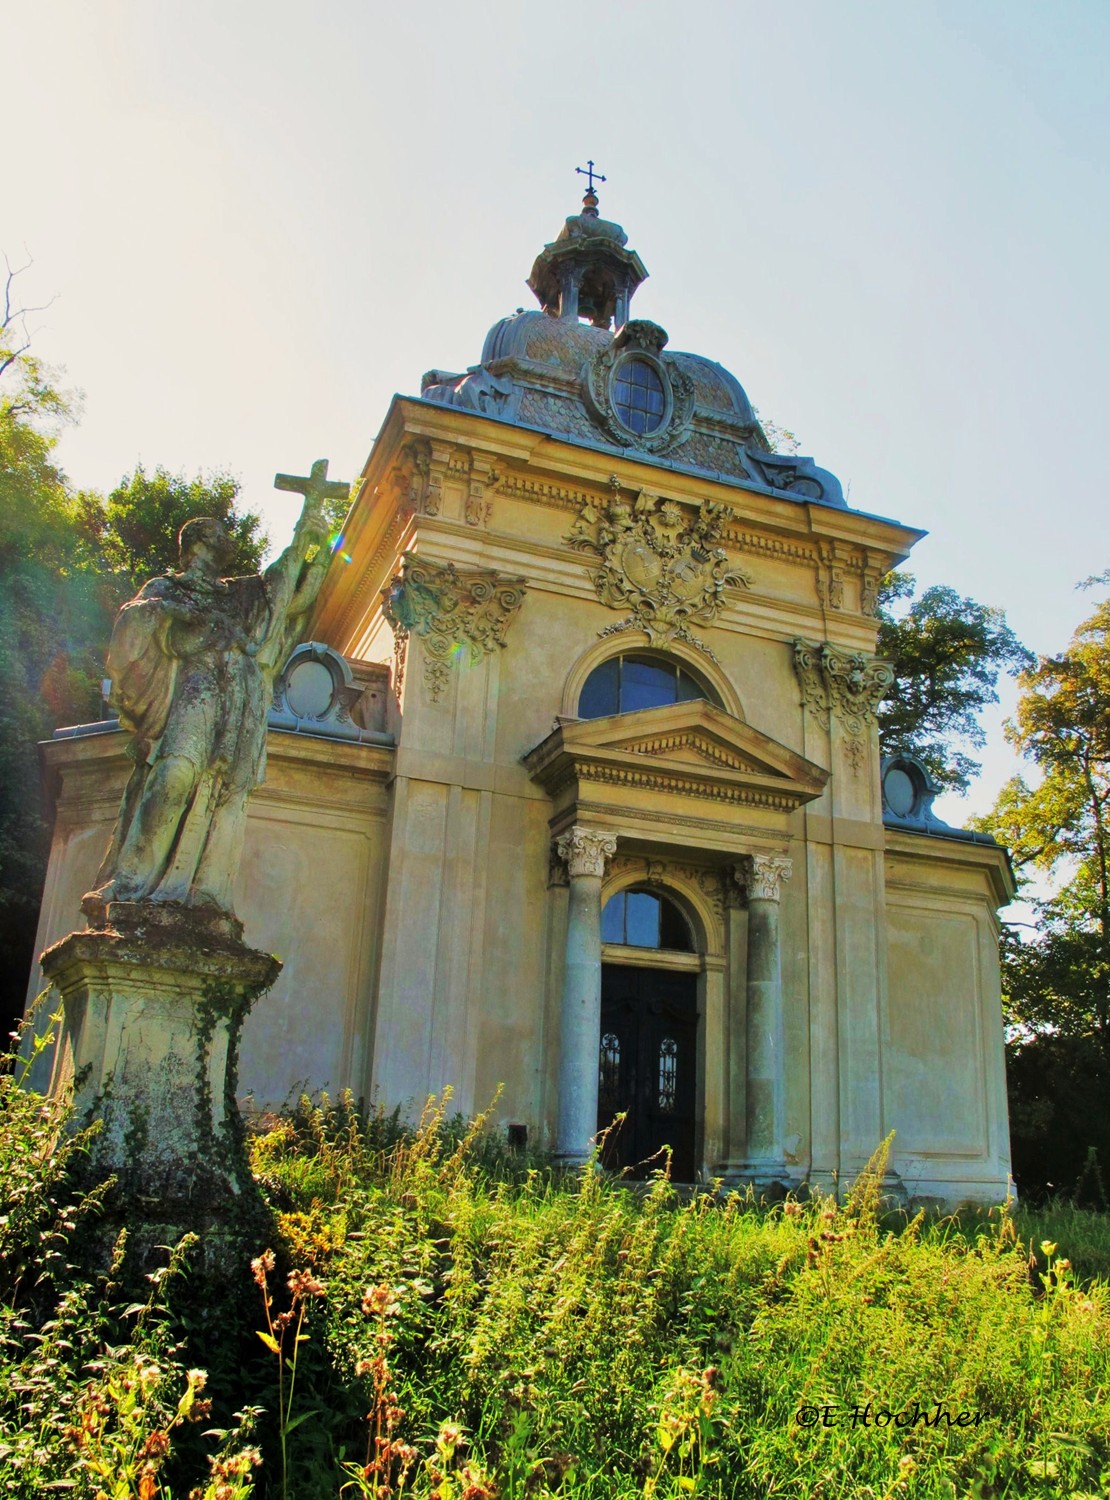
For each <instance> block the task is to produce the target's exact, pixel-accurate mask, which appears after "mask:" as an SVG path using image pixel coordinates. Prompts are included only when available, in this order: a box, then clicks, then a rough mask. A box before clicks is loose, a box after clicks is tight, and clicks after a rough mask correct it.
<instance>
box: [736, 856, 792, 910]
mask: <svg viewBox="0 0 1110 1500" xmlns="http://www.w3.org/2000/svg"><path fill="white" fill-rule="evenodd" d="M793 869H794V861H793V860H792V859H789V858H788V857H787V856H786V855H785V854H748V855H746V856H745V857H744V858H743V859H742V860H741V861H740V863H739V864H738V865H737V866H736V879H737V880H738V881H739V883H740V884H741V885H742V886H743V887H744V889H745V890H746V891H747V893H748V900H749V901H778V900H779V899H780V898H781V896H782V883H783V881H784V880H789V879H790V876H791V873H792V872H793Z"/></svg>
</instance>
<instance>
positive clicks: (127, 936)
mask: <svg viewBox="0 0 1110 1500" xmlns="http://www.w3.org/2000/svg"><path fill="white" fill-rule="evenodd" d="M89 915H90V917H91V919H92V920H93V921H94V922H96V923H98V925H97V926H96V927H95V928H93V929H91V930H89V931H87V932H71V933H70V934H69V935H68V936H67V937H64V938H62V940H61V941H60V942H58V943H55V944H54V946H53V947H51V948H48V949H47V950H46V952H45V953H43V955H42V958H41V960H40V961H41V963H42V969H43V973H44V974H45V976H46V978H47V979H48V980H49V981H50V982H51V983H52V984H54V985H56V986H57V988H58V990H59V991H60V992H61V996H62V1003H63V1026H62V1036H61V1044H60V1046H59V1049H58V1056H57V1061H56V1063H55V1069H54V1077H53V1079H52V1081H51V1092H52V1093H57V1092H59V1091H61V1090H63V1089H65V1088H66V1087H69V1086H71V1087H72V1089H73V1103H74V1120H75V1123H76V1124H77V1125H83V1124H85V1123H86V1122H87V1121H89V1120H93V1119H98V1120H100V1121H101V1122H102V1124H101V1131H100V1133H99V1135H97V1136H96V1138H95V1139H94V1141H93V1142H92V1156H93V1161H94V1163H95V1165H96V1167H97V1168H98V1170H103V1171H111V1172H114V1173H115V1174H116V1175H117V1176H118V1178H119V1184H120V1189H121V1191H122V1193H123V1194H124V1196H125V1199H127V1200H129V1201H131V1202H135V1201H136V1200H138V1201H140V1202H144V1201H145V1202H146V1203H149V1204H150V1206H151V1208H152V1209H153V1215H152V1217H156V1218H157V1219H159V1220H161V1221H164V1222H171V1223H179V1224H182V1225H183V1226H186V1227H188V1226H189V1225H190V1224H191V1223H192V1222H194V1221H197V1220H198V1219H204V1218H207V1217H208V1216H209V1215H210V1214H212V1213H214V1214H215V1215H216V1216H217V1217H219V1216H220V1214H221V1213H222V1212H223V1211H224V1210H226V1208H227V1207H228V1206H229V1204H230V1203H231V1202H233V1201H234V1199H235V1198H237V1197H238V1196H239V1195H240V1194H242V1193H243V1192H244V1191H246V1190H247V1189H248V1188H249V1187H250V1174H249V1171H248V1169H247V1163H246V1157H245V1153H244V1150H243V1142H242V1122H241V1119H240V1116H239V1111H238V1107H237V1105H236V1101H235V1084H236V1072H237V1064H238V1047H239V1035H240V1032H241V1030H242V1025H243V1021H244V1020H245V1019H246V1016H247V1013H248V1011H249V1010H250V1008H251V1006H252V1004H253V1003H254V1001H255V1000H257V999H258V997H259V996H260V995H262V994H264V993H265V991H266V990H268V989H269V988H270V986H271V985H272V984H273V982H274V980H275V979H276V978H277V976H278V973H279V972H280V970H281V963H280V961H279V960H278V959H276V958H274V957H272V956H271V955H270V954H269V953H261V952H258V951H257V950H255V949H253V948H247V947H245V946H244V945H243V943H242V941H241V939H240V937H239V933H240V932H241V931H242V929H241V926H240V924H239V923H238V922H237V921H236V920H235V918H234V917H229V916H227V915H225V914H223V913H218V912H210V911H205V910H203V909H194V908H189V907H184V906H171V905H170V904H169V903H165V902H161V903H159V902H112V903H109V904H107V905H102V907H101V909H99V910H97V911H95V912H90V913H89Z"/></svg>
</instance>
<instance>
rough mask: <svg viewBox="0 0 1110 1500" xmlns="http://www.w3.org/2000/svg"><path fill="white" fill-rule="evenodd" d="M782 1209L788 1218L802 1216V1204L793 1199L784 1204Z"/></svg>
mask: <svg viewBox="0 0 1110 1500" xmlns="http://www.w3.org/2000/svg"><path fill="white" fill-rule="evenodd" d="M782 1211H783V1214H784V1215H785V1217H786V1218H788V1219H797V1218H800V1217H801V1213H802V1205H801V1204H800V1203H795V1202H794V1200H793V1199H791V1200H790V1201H789V1202H787V1203H784V1204H783V1205H782Z"/></svg>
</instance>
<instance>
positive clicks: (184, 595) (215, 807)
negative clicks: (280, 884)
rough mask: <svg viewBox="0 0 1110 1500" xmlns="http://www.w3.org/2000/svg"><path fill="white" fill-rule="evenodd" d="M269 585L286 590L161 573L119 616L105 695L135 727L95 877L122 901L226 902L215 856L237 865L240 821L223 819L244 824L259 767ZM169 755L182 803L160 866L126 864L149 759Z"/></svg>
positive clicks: (258, 581)
mask: <svg viewBox="0 0 1110 1500" xmlns="http://www.w3.org/2000/svg"><path fill="white" fill-rule="evenodd" d="M271 583H278V584H279V589H278V592H280V593H284V589H283V588H281V587H280V585H281V584H282V583H284V579H281V578H280V577H279V578H275V579H271V578H270V577H269V576H267V577H265V578H263V577H259V576H258V575H249V576H247V577H243V578H228V579H216V580H207V579H198V578H190V577H189V575H187V574H183V573H178V574H170V575H168V576H167V577H164V578H155V579H152V580H151V581H150V582H149V583H147V584H146V585H145V586H144V587H143V588H142V589H141V590H140V592H139V593H138V594H137V595H136V597H135V598H134V599H133V600H131V601H130V602H129V603H128V604H125V605H124V606H123V608H122V609H121V611H120V613H119V616H118V618H117V620H116V624H115V628H114V630H113V632H112V640H111V645H110V646H109V650H108V671H109V674H110V676H111V681H112V687H111V694H110V697H109V700H108V701H109V705H110V706H111V707H112V708H114V709H115V710H116V711H117V712H118V713H119V716H120V723H121V724H122V725H123V726H124V728H125V729H129V730H130V731H131V732H132V734H133V736H134V739H133V749H132V754H133V756H134V760H135V766H134V770H133V772H132V775H131V778H130V781H129V782H128V786H127V790H126V792H125V794H124V799H123V803H122V805H121V808H120V816H119V819H118V821H117V824H116V829H115V833H114V835H113V838H112V843H111V846H110V848H109V851H108V855H107V858H106V859H105V862H104V865H103V866H102V868H101V871H100V875H99V876H98V881H97V883H98V885H102V884H104V883H106V882H114V883H115V885H116V887H117V889H116V890H114V892H113V894H115V895H117V896H119V897H122V898H123V899H127V900H139V899H147V898H151V897H153V898H155V899H161V900H180V901H200V902H202V903H205V904H219V905H226V904H228V902H229V898H230V892H229V891H228V890H227V889H226V886H227V884H228V883H229V881H228V880H226V879H225V878H224V874H223V872H222V871H221V870H220V868H219V866H218V863H217V862H218V861H219V860H223V861H224V862H225V863H237V857H238V845H239V843H240V842H241V832H242V830H241V828H236V827H234V826H229V825H234V824H236V823H241V822H242V820H243V817H244V816H245V808H246V800H247V797H248V796H249V795H250V792H251V791H252V790H253V788H254V787H255V786H257V785H258V784H259V783H260V782H261V781H262V780H263V778H264V775H265V763H266V719H267V711H268V708H269V701H268V700H269V695H270V678H271V675H272V673H271V671H267V670H266V669H265V667H264V666H263V664H262V663H260V661H259V659H258V658H259V654H260V652H262V651H263V650H264V648H265V645H266V642H267V640H268V636H269V633H270V630H269V627H270V624H271V621H272V619H273V609H272V602H273V601H272V600H271V597H270V594H271V589H270V587H268V585H270V584H271ZM282 602H284V600H282ZM266 654H267V655H268V654H269V653H266ZM266 666H268V662H267V663H266ZM171 757H173V758H176V759H177V760H178V761H179V762H184V763H186V764H187V765H188V766H191V767H192V770H193V773H194V781H195V785H194V788H193V793H192V797H191V801H190V805H189V807H188V808H187V809H186V811H185V813H184V815H182V816H180V817H179V823H180V827H179V828H178V831H177V837H176V839H175V841H174V844H173V847H172V849H171V851H170V855H169V857H168V859H167V860H165V861H163V863H162V864H161V866H160V867H159V868H157V869H145V870H140V869H136V868H129V867H128V864H129V861H128V857H127V850H128V833H129V831H130V829H131V824H132V821H133V819H134V817H135V816H136V814H137V812H138V810H139V807H140V806H141V804H142V801H143V798H144V796H145V794H146V791H147V785H148V782H149V779H150V775H151V772H152V770H153V768H154V767H155V766H156V765H158V764H159V763H162V762H165V761H166V760H167V759H169V758H171ZM121 856H122V857H121Z"/></svg>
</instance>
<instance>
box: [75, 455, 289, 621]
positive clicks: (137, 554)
mask: <svg viewBox="0 0 1110 1500" xmlns="http://www.w3.org/2000/svg"><path fill="white" fill-rule="evenodd" d="M238 497H239V481H238V480H237V479H236V478H235V477H234V476H233V475H231V474H227V473H224V472H222V471H216V472H214V473H211V474H205V473H203V472H202V473H200V474H197V475H196V477H195V478H193V479H187V478H186V477H185V475H184V474H170V473H169V472H168V471H167V470H166V469H163V468H162V467H161V466H159V467H158V468H156V469H155V470H154V473H153V474H147V472H146V470H145V469H144V468H143V466H142V464H139V465H138V467H137V468H136V469H135V472H134V474H132V475H130V477H128V478H125V479H123V480H122V481H121V482H120V484H119V485H117V487H116V488H115V489H114V490H113V491H112V492H111V494H110V495H109V496H108V499H107V501H106V502H105V503H104V504H103V506H102V507H101V509H100V512H99V514H97V515H95V516H90V517H87V518H86V525H89V526H94V527H95V528H96V531H97V544H98V547H99V550H100V554H101V556H102V558H103V560H104V564H105V565H106V566H107V567H108V568H109V569H110V570H111V572H112V573H113V575H114V576H115V577H116V578H117V579H118V580H119V582H120V584H121V586H122V587H124V588H125V589H126V593H125V595H124V597H125V598H130V597H131V595H132V594H134V592H135V590H136V589H137V588H139V587H140V586H141V585H142V584H143V583H145V582H146V580H147V579H148V578H154V577H156V576H157V575H158V574H159V573H165V572H167V571H168V570H169V569H170V568H176V566H177V533H178V532H179V531H180V530H181V528H182V526H183V525H184V524H185V522H186V521H189V520H192V519H193V518H194V517H197V516H215V517H216V518H217V519H218V520H220V521H222V522H223V523H224V525H225V527H226V528H227V531H228V534H229V536H230V537H231V539H232V541H233V542H234V543H235V545H236V548H237V551H238V557H237V561H236V564H235V571H236V572H239V573H255V572H257V571H258V568H259V566H260V564H261V562H262V554H263V553H264V552H265V550H266V547H267V545H268V538H267V537H266V535H265V534H264V533H263V532H262V531H260V529H259V528H260V525H261V521H260V518H259V516H258V515H257V514H256V513H255V512H254V511H240V510H238V509H237V507H236V501H237V500H238ZM122 602H123V601H122V600H121V603H122Z"/></svg>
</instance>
